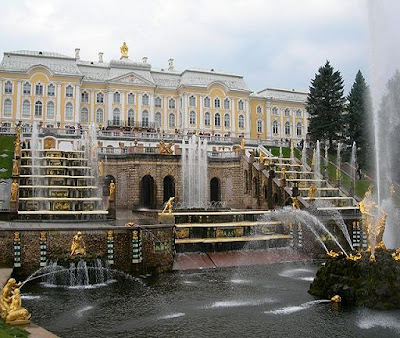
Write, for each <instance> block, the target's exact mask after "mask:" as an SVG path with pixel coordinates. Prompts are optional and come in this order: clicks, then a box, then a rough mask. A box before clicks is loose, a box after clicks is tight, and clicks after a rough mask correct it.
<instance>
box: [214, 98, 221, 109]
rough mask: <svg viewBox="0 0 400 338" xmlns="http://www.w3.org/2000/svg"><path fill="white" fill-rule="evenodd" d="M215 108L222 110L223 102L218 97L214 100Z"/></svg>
mask: <svg viewBox="0 0 400 338" xmlns="http://www.w3.org/2000/svg"><path fill="white" fill-rule="evenodd" d="M214 108H221V100H220V99H219V98H218V97H217V98H216V99H214Z"/></svg>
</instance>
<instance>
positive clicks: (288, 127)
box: [285, 122, 290, 135]
mask: <svg viewBox="0 0 400 338" xmlns="http://www.w3.org/2000/svg"><path fill="white" fill-rule="evenodd" d="M285 135H290V123H289V122H285Z"/></svg>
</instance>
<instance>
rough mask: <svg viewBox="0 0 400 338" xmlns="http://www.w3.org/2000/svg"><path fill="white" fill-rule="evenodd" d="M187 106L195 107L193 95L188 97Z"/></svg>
mask: <svg viewBox="0 0 400 338" xmlns="http://www.w3.org/2000/svg"><path fill="white" fill-rule="evenodd" d="M189 106H191V107H196V98H195V97H194V96H193V95H192V96H190V97H189Z"/></svg>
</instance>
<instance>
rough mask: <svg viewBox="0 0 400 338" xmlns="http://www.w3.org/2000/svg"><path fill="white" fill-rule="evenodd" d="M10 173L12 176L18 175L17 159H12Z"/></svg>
mask: <svg viewBox="0 0 400 338" xmlns="http://www.w3.org/2000/svg"><path fill="white" fill-rule="evenodd" d="M12 175H13V176H18V175H19V165H18V160H16V159H14V160H13V166H12Z"/></svg>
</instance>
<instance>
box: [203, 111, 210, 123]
mask: <svg viewBox="0 0 400 338" xmlns="http://www.w3.org/2000/svg"><path fill="white" fill-rule="evenodd" d="M204 124H205V125H206V126H210V125H211V115H210V113H209V112H206V113H205V114H204Z"/></svg>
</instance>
